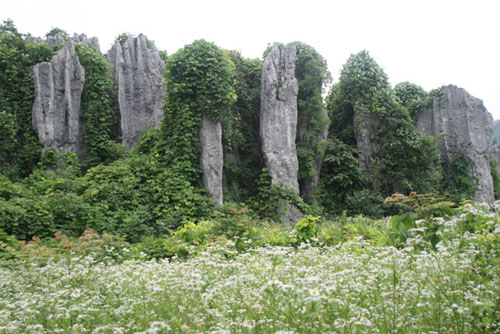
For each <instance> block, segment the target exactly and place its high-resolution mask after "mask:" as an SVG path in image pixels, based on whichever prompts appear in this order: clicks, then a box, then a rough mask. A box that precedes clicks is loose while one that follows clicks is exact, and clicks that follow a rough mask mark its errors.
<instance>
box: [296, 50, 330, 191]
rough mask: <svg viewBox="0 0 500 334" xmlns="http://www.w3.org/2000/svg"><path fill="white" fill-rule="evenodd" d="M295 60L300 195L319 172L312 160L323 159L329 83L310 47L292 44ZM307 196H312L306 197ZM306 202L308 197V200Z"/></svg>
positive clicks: (324, 66) (325, 70)
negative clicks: (294, 50)
mask: <svg viewBox="0 0 500 334" xmlns="http://www.w3.org/2000/svg"><path fill="white" fill-rule="evenodd" d="M294 44H295V47H296V50H297V51H296V52H297V58H296V61H295V64H296V65H295V73H296V77H297V80H298V84H299V93H298V96H297V109H298V116H297V130H298V131H297V140H296V145H297V158H298V160H299V173H298V180H299V184H300V188H301V192H303V191H304V188H305V186H304V183H305V182H308V181H309V180H310V179H311V178H312V177H313V176H315V175H316V174H317V173H318V172H319V171H317V170H316V168H315V159H316V158H317V157H318V156H322V155H323V153H324V151H325V148H326V146H325V145H326V144H325V143H324V142H320V134H321V133H322V132H323V131H324V130H325V129H326V128H327V127H328V126H329V119H328V117H327V116H326V115H325V114H324V112H323V111H324V110H325V106H324V104H323V98H322V94H323V92H324V88H325V87H326V85H327V84H328V83H329V82H330V81H331V75H330V72H328V68H327V64H326V60H325V59H324V58H323V57H322V56H321V55H320V54H319V53H318V52H317V51H316V50H315V49H314V48H313V47H311V46H309V45H307V44H304V43H302V42H295V43H294ZM305 195H306V196H307V197H308V196H309V195H311V194H305ZM307 199H308V200H309V198H307Z"/></svg>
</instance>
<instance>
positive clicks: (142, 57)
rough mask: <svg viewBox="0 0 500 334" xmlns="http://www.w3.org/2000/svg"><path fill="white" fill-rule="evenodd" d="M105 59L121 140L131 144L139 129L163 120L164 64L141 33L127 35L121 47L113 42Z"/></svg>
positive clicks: (130, 145) (134, 141) (125, 143)
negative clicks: (110, 72) (114, 91)
mask: <svg viewBox="0 0 500 334" xmlns="http://www.w3.org/2000/svg"><path fill="white" fill-rule="evenodd" d="M107 59H108V61H109V63H110V64H111V67H112V69H113V73H114V79H115V83H116V89H117V100H118V106H119V109H120V115H121V132H122V143H123V145H124V146H127V147H132V146H134V145H135V143H136V142H137V140H138V138H139V135H140V134H141V132H142V131H144V130H148V129H151V128H152V127H155V126H157V125H159V124H160V122H161V120H162V119H163V103H164V96H165V88H164V86H163V70H164V68H165V63H164V62H163V60H161V58H160V53H159V52H158V50H157V49H156V48H155V47H154V45H153V44H152V43H151V42H150V41H148V39H147V38H146V36H144V35H139V36H137V37H129V38H128V39H127V40H126V41H125V43H124V45H123V46H122V45H121V44H120V42H119V41H116V43H115V45H114V46H113V47H112V48H111V50H110V51H109V52H108V54H107Z"/></svg>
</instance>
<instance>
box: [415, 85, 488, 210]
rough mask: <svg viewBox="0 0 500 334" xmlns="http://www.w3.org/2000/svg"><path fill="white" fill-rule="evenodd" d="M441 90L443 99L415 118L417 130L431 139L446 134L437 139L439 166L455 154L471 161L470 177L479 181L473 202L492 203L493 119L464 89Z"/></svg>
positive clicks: (445, 88) (448, 88) (449, 88)
mask: <svg viewBox="0 0 500 334" xmlns="http://www.w3.org/2000/svg"><path fill="white" fill-rule="evenodd" d="M442 91H443V98H442V99H436V100H434V103H433V105H432V107H429V108H425V109H424V110H423V111H422V112H421V113H420V114H419V115H418V119H417V128H418V129H419V130H420V131H422V132H423V133H425V134H427V135H431V136H434V135H437V134H441V133H443V134H445V136H443V137H441V138H440V139H439V154H440V159H441V163H443V164H449V163H451V162H452V161H453V158H454V156H455V155H456V154H465V155H466V156H467V157H468V158H469V159H470V160H471V166H470V168H471V176H472V177H473V178H475V179H476V180H477V182H478V184H477V185H478V189H477V191H476V194H475V198H474V199H475V200H476V201H479V202H486V203H492V202H493V200H494V194H493V180H492V177H491V171H490V163H489V145H490V137H491V132H492V129H493V118H492V116H491V114H490V113H489V112H488V111H487V110H486V108H485V107H484V105H483V101H481V100H480V99H478V98H475V97H473V96H472V95H470V94H469V93H468V92H467V91H466V90H465V89H463V88H459V87H457V86H453V85H449V86H445V87H442Z"/></svg>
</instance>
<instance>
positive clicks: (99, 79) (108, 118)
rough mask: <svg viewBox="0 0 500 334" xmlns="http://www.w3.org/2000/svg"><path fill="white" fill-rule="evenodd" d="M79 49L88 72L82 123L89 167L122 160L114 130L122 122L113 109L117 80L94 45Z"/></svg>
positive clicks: (84, 91) (83, 94)
mask: <svg viewBox="0 0 500 334" xmlns="http://www.w3.org/2000/svg"><path fill="white" fill-rule="evenodd" d="M75 49H76V52H77V55H78V59H79V61H80V63H81V64H82V66H83V67H84V69H85V85H84V87H83V92H82V121H83V122H84V124H85V133H84V138H83V139H84V143H85V152H86V157H85V163H86V167H87V168H88V167H93V166H96V165H97V164H99V163H101V162H110V161H112V160H115V159H116V158H118V156H119V151H120V148H119V146H118V144H117V143H115V142H113V141H112V140H111V128H112V125H113V124H114V123H117V122H118V117H119V115H118V111H117V110H114V109H113V108H112V107H111V93H112V89H113V81H112V74H111V69H110V66H109V63H108V62H107V61H106V58H104V56H103V55H101V53H100V52H99V51H98V50H97V49H96V48H95V47H94V46H93V45H91V44H77V45H76V46H75Z"/></svg>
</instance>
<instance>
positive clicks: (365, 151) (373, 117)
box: [353, 106, 379, 170]
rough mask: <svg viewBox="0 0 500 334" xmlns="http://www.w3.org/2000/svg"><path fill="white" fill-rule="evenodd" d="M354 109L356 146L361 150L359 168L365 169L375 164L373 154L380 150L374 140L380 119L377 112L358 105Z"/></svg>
mask: <svg viewBox="0 0 500 334" xmlns="http://www.w3.org/2000/svg"><path fill="white" fill-rule="evenodd" d="M354 109H355V112H354V117H353V126H354V136H355V137H356V146H357V147H358V149H359V150H360V152H359V155H358V161H359V168H361V169H362V170H363V169H365V168H367V167H370V166H371V165H372V164H373V156H374V155H375V153H376V152H377V151H378V146H377V145H376V144H375V143H374V142H372V138H373V136H374V135H375V134H376V132H377V128H378V127H379V120H378V116H377V114H376V113H365V112H363V110H361V109H360V108H359V107H356V106H355V108H354Z"/></svg>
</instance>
